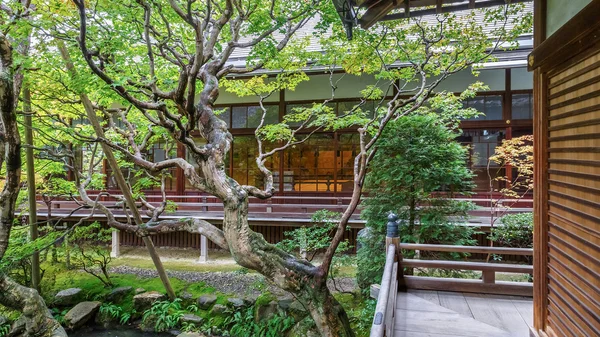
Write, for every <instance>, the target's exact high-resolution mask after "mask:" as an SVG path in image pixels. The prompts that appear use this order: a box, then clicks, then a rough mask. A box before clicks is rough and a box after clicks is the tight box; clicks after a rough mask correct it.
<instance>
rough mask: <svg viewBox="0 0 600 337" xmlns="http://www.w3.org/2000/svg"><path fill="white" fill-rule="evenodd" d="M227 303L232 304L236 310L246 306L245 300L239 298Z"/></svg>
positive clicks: (231, 299)
mask: <svg viewBox="0 0 600 337" xmlns="http://www.w3.org/2000/svg"><path fill="white" fill-rule="evenodd" d="M227 303H229V304H231V305H232V306H233V307H234V308H236V309H239V308H242V307H243V306H244V305H245V303H244V300H243V299H241V298H237V297H230V298H228V299H227Z"/></svg>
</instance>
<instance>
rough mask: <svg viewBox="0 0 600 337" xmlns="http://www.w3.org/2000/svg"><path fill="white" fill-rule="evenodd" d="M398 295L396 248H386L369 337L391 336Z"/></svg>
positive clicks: (393, 246) (392, 246)
mask: <svg viewBox="0 0 600 337" xmlns="http://www.w3.org/2000/svg"><path fill="white" fill-rule="evenodd" d="M397 294H398V261H397V260H396V246H395V245H394V244H391V245H389V246H388V250H387V256H386V259H385V268H384V270H383V278H382V280H381V288H380V290H379V296H378V297H377V306H376V307H375V317H374V318H373V325H372V326H371V337H383V336H392V335H393V332H394V318H395V313H396V310H395V309H396V296H397Z"/></svg>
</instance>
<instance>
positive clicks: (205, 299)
mask: <svg viewBox="0 0 600 337" xmlns="http://www.w3.org/2000/svg"><path fill="white" fill-rule="evenodd" d="M216 302H217V296H216V295H212V294H209V295H202V296H200V297H199V298H198V307H200V309H202V310H208V309H210V307H212V305H213V304H215V303H216Z"/></svg>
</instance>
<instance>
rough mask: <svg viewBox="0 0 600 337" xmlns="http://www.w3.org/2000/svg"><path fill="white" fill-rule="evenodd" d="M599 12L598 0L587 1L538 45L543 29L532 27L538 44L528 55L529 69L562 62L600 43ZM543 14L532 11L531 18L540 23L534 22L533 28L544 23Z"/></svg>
mask: <svg viewBox="0 0 600 337" xmlns="http://www.w3.org/2000/svg"><path fill="white" fill-rule="evenodd" d="M598 13H600V1H592V2H590V4H589V5H587V6H586V7H584V8H583V9H582V10H581V11H580V12H579V13H577V14H576V15H575V16H574V17H573V18H571V20H569V21H568V22H567V23H566V24H565V25H563V26H562V27H561V28H560V29H558V30H557V31H556V32H554V34H552V35H551V36H549V37H548V38H547V39H545V40H544V41H543V42H541V44H539V45H538V43H540V40H541V39H542V38H543V37H544V35H545V34H544V33H545V32H542V31H536V30H534V44H535V45H537V46H536V47H535V48H534V49H533V51H532V52H531V54H529V57H528V68H529V70H530V71H532V70H534V69H536V68H540V67H552V66H554V65H557V64H561V63H563V62H564V61H566V60H567V59H569V58H571V57H572V56H575V55H577V54H579V53H581V52H582V51H584V50H585V49H587V48H589V47H590V46H592V45H594V44H596V43H600V20H598ZM535 14H537V15H535ZM544 17H545V16H544V15H543V13H542V14H540V13H538V12H535V13H534V19H537V20H536V22H539V23H537V24H536V25H535V27H536V29H538V30H539V29H544V28H539V27H540V25H541V24H542V23H544V22H545V19H544ZM542 20H543V21H542ZM540 21H542V22H540Z"/></svg>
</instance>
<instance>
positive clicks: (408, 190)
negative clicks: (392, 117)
mask: <svg viewBox="0 0 600 337" xmlns="http://www.w3.org/2000/svg"><path fill="white" fill-rule="evenodd" d="M447 99H450V100H451V102H450V103H451V104H455V108H456V109H457V110H460V108H459V106H458V104H457V103H456V102H455V101H454V100H455V98H447ZM440 100H441V98H440ZM441 101H445V100H441ZM441 101H440V102H438V101H434V102H435V104H434V106H436V105H440V104H441ZM450 110H452V109H450ZM450 110H449V111H450ZM457 110H452V111H453V113H452V114H451V113H449V112H446V113H442V114H441V115H436V114H433V113H431V111H428V110H427V109H422V111H420V112H419V113H418V114H412V115H408V116H404V117H401V118H399V119H398V120H396V121H393V122H391V123H390V124H389V126H388V128H387V129H386V130H385V131H384V133H383V135H382V137H381V138H380V140H379V142H378V151H377V153H376V154H375V157H374V158H373V161H372V163H371V172H370V174H369V175H368V176H367V179H366V189H367V191H368V197H367V198H365V199H364V201H363V207H364V208H363V211H362V212H361V216H362V217H363V218H364V219H366V220H367V227H368V228H369V230H370V232H369V233H370V234H369V235H368V236H367V237H363V238H360V239H359V240H360V243H361V244H362V245H363V247H364V248H362V249H360V250H359V251H358V253H357V266H358V270H357V281H358V284H359V286H360V287H361V289H362V290H363V291H364V292H368V287H369V285H370V284H372V283H377V282H380V281H381V274H382V269H383V265H384V264H385V263H384V261H385V252H384V248H383V245H382V242H383V241H384V237H385V229H386V226H387V215H388V214H389V212H390V211H391V212H394V213H396V214H397V215H398V216H399V218H400V221H401V228H400V239H401V241H402V242H415V243H439V244H454V245H473V244H475V243H476V242H475V241H474V240H473V239H472V238H471V236H472V235H473V234H474V231H473V230H472V229H471V228H470V227H465V226H457V225H455V224H454V223H455V222H457V221H461V220H462V219H465V218H466V217H467V214H468V211H469V210H471V209H473V207H474V206H473V204H472V203H470V202H461V201H456V200H453V199H452V196H454V195H456V194H459V193H460V194H468V193H469V191H470V189H471V188H472V187H473V183H472V176H473V174H472V173H471V171H470V170H469V169H468V168H467V167H466V162H467V150H466V148H465V147H463V146H461V145H460V144H458V143H457V142H456V141H455V139H456V137H457V136H458V135H459V133H458V132H457V131H456V130H454V129H452V128H451V127H452V126H453V125H455V124H456V123H455V122H453V121H456V118H457V116H459V115H460V113H459V112H457ZM407 253H408V256H410V254H412V252H407ZM428 254H429V253H428ZM433 257H437V258H460V257H462V255H459V254H436V255H435V256H433Z"/></svg>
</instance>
